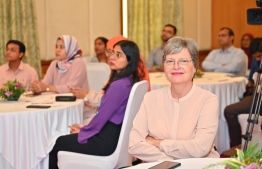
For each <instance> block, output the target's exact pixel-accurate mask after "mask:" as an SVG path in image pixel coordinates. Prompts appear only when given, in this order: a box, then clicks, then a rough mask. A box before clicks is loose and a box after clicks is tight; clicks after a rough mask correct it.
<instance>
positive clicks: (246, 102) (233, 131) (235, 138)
mask: <svg viewBox="0 0 262 169" xmlns="http://www.w3.org/2000/svg"><path fill="white" fill-rule="evenodd" d="M249 49H250V50H249V53H250V54H251V55H252V56H253V60H252V65H251V71H250V74H249V82H248V84H247V91H246V93H247V92H248V94H246V97H244V98H243V99H241V100H240V101H239V102H237V103H234V104H231V105H229V106H227V107H226V108H225V110H224V115H225V118H226V121H227V125H228V131H229V137H230V147H231V148H230V149H229V150H227V151H224V152H223V155H224V156H229V157H230V156H233V155H235V154H236V148H239V149H240V148H241V139H242V138H241V134H242V132H241V126H240V124H239V122H238V115H239V114H248V113H249V111H250V109H251V103H252V100H253V95H252V93H253V88H254V80H251V79H252V77H253V75H254V73H255V72H256V70H257V69H258V68H259V64H260V61H261V57H262V39H261V38H255V39H253V40H252V41H251V43H250V47H249Z"/></svg>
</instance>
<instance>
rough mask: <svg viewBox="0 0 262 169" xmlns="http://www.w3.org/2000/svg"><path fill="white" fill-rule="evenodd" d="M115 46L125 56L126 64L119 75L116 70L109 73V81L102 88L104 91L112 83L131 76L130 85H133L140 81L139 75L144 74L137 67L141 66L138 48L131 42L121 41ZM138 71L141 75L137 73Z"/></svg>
mask: <svg viewBox="0 0 262 169" xmlns="http://www.w3.org/2000/svg"><path fill="white" fill-rule="evenodd" d="M115 46H120V48H121V50H122V51H123V52H124V53H125V55H126V59H127V61H128V64H127V66H126V67H125V68H124V69H123V70H121V71H120V72H119V73H117V71H116V70H112V71H111V75H110V78H109V81H108V83H107V84H106V85H105V87H104V88H103V90H105V91H106V90H107V88H108V87H109V85H110V84H111V83H112V82H113V81H116V80H119V79H122V78H124V77H128V76H131V79H132V81H131V83H132V85H133V84H135V83H136V82H138V81H140V79H141V77H140V76H141V74H144V73H143V70H141V69H139V65H141V62H142V60H141V59H140V54H139V48H138V46H137V45H136V43H134V42H133V41H129V40H122V41H119V42H117V43H116V44H115V45H114V47H115ZM138 69H139V71H141V72H142V73H141V72H138Z"/></svg>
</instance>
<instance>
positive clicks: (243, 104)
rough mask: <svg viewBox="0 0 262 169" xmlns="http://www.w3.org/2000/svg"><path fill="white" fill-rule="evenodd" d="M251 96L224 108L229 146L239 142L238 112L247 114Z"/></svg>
mask: <svg viewBox="0 0 262 169" xmlns="http://www.w3.org/2000/svg"><path fill="white" fill-rule="evenodd" d="M252 100H253V96H247V97H244V98H243V99H242V100H240V101H239V102H237V103H234V104H231V105H229V106H227V107H226V108H225V110H224V115H225V118H226V121H227V125H228V130H229V137H230V146H231V147H233V146H236V145H239V144H241V139H242V137H241V135H242V133H241V126H240V124H239V122H238V115H239V114H249V111H250V108H251V104H252Z"/></svg>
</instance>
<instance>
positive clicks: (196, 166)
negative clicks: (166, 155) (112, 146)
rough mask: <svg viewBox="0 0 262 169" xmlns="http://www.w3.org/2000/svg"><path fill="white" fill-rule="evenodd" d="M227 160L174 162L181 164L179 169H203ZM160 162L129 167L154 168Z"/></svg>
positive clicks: (204, 159) (219, 168) (222, 168)
mask: <svg viewBox="0 0 262 169" xmlns="http://www.w3.org/2000/svg"><path fill="white" fill-rule="evenodd" d="M223 160H227V158H187V159H180V160H173V162H179V163H181V166H180V167H177V169H189V168H193V169H202V168H204V167H206V166H208V165H210V164H216V163H218V162H220V161H223ZM159 163H160V162H151V163H142V164H138V165H135V166H133V167H128V169H145V168H150V167H153V166H155V165H157V164H159ZM214 168H216V169H224V168H225V166H217V167H214Z"/></svg>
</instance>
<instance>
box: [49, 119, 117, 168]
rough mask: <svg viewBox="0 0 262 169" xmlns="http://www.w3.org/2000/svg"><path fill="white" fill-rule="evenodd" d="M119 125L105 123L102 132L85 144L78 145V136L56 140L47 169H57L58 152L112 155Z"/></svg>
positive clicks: (68, 136)
mask: <svg viewBox="0 0 262 169" xmlns="http://www.w3.org/2000/svg"><path fill="white" fill-rule="evenodd" d="M121 126H122V124H120V125H116V124H114V123H112V122H107V123H106V124H105V126H104V127H103V128H102V130H101V131H100V132H99V133H98V134H96V135H95V136H93V137H91V138H89V139H88V142H87V143H86V144H79V143H78V141H77V138H78V134H70V135H65V136H61V137H59V138H58V139H57V140H56V143H55V146H54V148H53V150H52V151H51V152H50V153H49V169H58V166H57V153H58V151H70V152H76V153H82V154H89V155H99V156H108V155H110V154H112V153H113V152H114V151H115V149H116V146H117V142H118V138H119V134H120V130H121Z"/></svg>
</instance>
